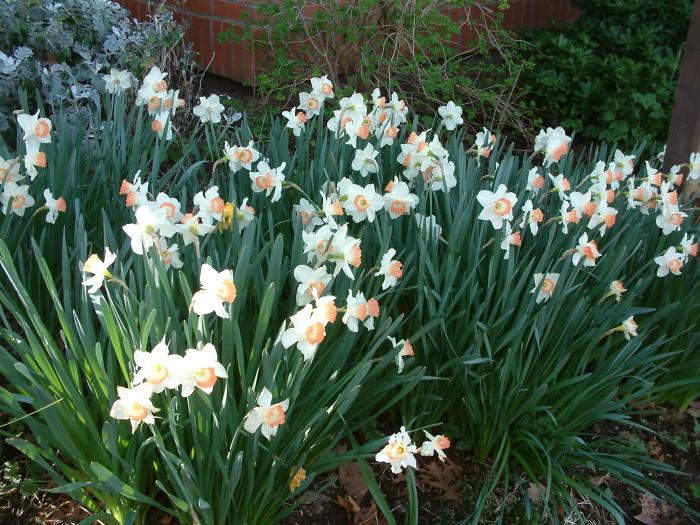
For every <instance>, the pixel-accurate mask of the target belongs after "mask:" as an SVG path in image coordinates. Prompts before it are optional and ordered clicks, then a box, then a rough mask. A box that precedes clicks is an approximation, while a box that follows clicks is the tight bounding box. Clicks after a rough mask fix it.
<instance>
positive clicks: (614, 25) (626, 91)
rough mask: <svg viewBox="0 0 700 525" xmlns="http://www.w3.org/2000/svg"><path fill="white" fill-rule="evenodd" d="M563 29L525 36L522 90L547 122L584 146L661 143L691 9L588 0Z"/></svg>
mask: <svg viewBox="0 0 700 525" xmlns="http://www.w3.org/2000/svg"><path fill="white" fill-rule="evenodd" d="M578 6H579V7H580V8H581V9H582V10H583V15H582V16H581V17H580V18H579V19H578V20H575V21H574V22H570V23H568V24H566V25H565V26H563V27H561V28H553V29H545V30H537V31H532V32H529V33H526V34H525V35H524V36H525V40H526V43H525V44H524V45H523V46H522V47H521V48H520V51H519V53H518V56H520V57H522V59H523V60H529V61H534V62H536V63H537V67H535V68H533V69H530V70H525V71H524V72H523V75H522V76H521V79H520V80H521V82H522V84H521V87H522V88H523V89H524V90H525V91H527V92H528V93H529V97H532V99H533V100H534V101H535V105H536V107H537V108H538V111H537V114H538V116H539V117H540V118H542V119H543V120H544V121H545V122H560V123H561V124H562V125H563V126H565V127H567V128H572V129H574V130H575V131H576V132H577V134H578V135H579V136H580V137H583V138H585V139H587V140H589V141H592V142H595V141H600V140H604V141H609V142H619V143H621V144H623V145H626V146H628V147H631V146H633V145H634V144H635V143H636V144H639V143H642V142H645V141H646V142H654V141H657V142H661V143H663V142H664V141H665V140H666V134H667V132H668V124H669V120H670V115H671V108H672V104H673V98H674V94H675V86H676V81H677V79H678V70H679V58H680V52H681V48H682V45H683V42H684V41H685V36H686V31H687V28H688V23H689V21H690V10H691V7H692V3H691V2H689V1H688V0H672V1H669V2H656V1H654V0H634V1H628V0H590V1H589V0H586V1H585V2H578Z"/></svg>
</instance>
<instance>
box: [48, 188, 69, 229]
mask: <svg viewBox="0 0 700 525" xmlns="http://www.w3.org/2000/svg"><path fill="white" fill-rule="evenodd" d="M44 200H46V208H47V210H48V213H47V214H46V222H48V223H50V224H54V223H55V222H56V218H57V217H58V214H59V213H63V212H65V211H66V201H65V199H64V198H63V197H59V198H58V199H55V198H54V196H53V194H52V193H51V190H49V189H48V188H47V189H45V190H44Z"/></svg>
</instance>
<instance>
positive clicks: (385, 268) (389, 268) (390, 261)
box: [374, 248, 403, 290]
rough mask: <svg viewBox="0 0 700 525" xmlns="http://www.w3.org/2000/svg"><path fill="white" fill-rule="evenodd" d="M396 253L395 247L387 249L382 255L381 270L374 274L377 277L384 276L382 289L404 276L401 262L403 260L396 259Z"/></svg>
mask: <svg viewBox="0 0 700 525" xmlns="http://www.w3.org/2000/svg"><path fill="white" fill-rule="evenodd" d="M395 255H396V250H394V249H393V248H390V249H389V250H387V252H386V253H385V254H384V255H383V256H382V260H381V263H380V265H379V271H378V272H377V273H375V274H374V275H375V277H379V276H383V277H384V280H383V281H382V290H386V289H387V288H391V287H392V286H394V285H395V284H396V283H397V282H398V280H399V279H400V278H401V277H402V276H403V265H402V264H401V261H395V260H394V256H395Z"/></svg>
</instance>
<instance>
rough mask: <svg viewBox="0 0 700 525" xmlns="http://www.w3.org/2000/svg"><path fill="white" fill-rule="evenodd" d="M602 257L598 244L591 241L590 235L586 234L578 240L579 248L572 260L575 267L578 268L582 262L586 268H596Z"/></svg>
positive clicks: (576, 249) (577, 247)
mask: <svg viewBox="0 0 700 525" xmlns="http://www.w3.org/2000/svg"><path fill="white" fill-rule="evenodd" d="M600 255H601V254H600V252H599V251H598V245H597V244H596V242H595V241H594V240H590V241H589V240H588V234H586V233H584V234H583V235H581V237H579V239H578V246H576V248H575V251H574V255H573V257H572V258H571V260H572V262H573V263H574V266H578V263H579V262H581V261H583V265H584V266H595V260H596V259H597V258H598V257H600Z"/></svg>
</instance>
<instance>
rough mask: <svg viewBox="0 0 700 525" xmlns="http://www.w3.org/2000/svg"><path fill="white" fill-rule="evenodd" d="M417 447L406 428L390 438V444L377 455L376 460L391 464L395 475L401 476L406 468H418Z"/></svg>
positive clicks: (402, 428)
mask: <svg viewBox="0 0 700 525" xmlns="http://www.w3.org/2000/svg"><path fill="white" fill-rule="evenodd" d="M416 450H417V449H416V446H415V445H414V444H413V443H412V442H411V438H410V436H409V435H408V433H407V432H406V428H405V427H401V430H400V431H399V432H397V433H396V434H393V435H391V436H389V443H388V444H387V445H386V446H385V447H384V448H383V449H382V450H381V451H379V452H378V453H377V455H376V457H375V459H376V460H377V461H380V462H382V463H389V464H390V465H391V471H392V472H393V473H394V474H400V473H401V471H402V470H403V469H404V468H408V467H413V468H417V466H416V457H415V456H414V454H415V452H416Z"/></svg>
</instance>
